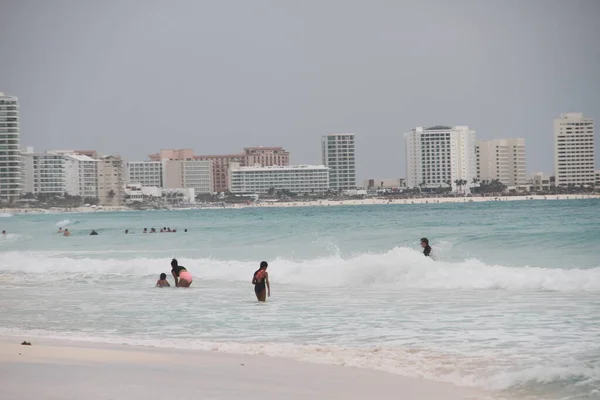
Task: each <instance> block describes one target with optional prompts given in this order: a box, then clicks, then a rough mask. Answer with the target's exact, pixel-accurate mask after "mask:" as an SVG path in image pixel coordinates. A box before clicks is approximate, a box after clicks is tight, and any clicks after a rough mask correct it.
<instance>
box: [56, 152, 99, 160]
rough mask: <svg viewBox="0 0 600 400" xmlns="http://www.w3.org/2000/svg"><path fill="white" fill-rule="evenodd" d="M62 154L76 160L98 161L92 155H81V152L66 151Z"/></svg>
mask: <svg viewBox="0 0 600 400" xmlns="http://www.w3.org/2000/svg"><path fill="white" fill-rule="evenodd" d="M64 156H66V157H70V158H72V159H74V160H77V161H96V162H97V161H98V160H96V159H95V158H92V157H89V156H86V155H83V154H75V153H71V154H69V153H67V154H64Z"/></svg>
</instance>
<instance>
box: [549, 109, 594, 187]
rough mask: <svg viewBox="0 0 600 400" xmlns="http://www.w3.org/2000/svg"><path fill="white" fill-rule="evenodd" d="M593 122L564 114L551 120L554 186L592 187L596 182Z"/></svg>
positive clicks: (574, 114)
mask: <svg viewBox="0 0 600 400" xmlns="http://www.w3.org/2000/svg"><path fill="white" fill-rule="evenodd" d="M594 163H595V159H594V120H592V119H591V118H585V117H584V116H583V113H564V114H561V115H560V118H558V119H555V120H554V169H555V171H554V175H555V176H556V186H592V185H593V184H594V179H595V171H594V168H595V165H594Z"/></svg>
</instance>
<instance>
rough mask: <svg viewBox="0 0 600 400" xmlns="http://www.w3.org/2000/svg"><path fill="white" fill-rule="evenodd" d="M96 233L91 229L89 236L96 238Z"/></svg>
mask: <svg viewBox="0 0 600 400" xmlns="http://www.w3.org/2000/svg"><path fill="white" fill-rule="evenodd" d="M97 235H98V232H96V231H95V230H93V229H92V231H91V232H90V236H97Z"/></svg>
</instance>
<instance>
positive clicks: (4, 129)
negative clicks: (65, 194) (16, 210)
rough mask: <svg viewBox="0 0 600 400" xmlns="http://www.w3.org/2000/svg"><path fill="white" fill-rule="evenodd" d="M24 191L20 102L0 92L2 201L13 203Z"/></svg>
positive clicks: (0, 178)
mask: <svg viewBox="0 0 600 400" xmlns="http://www.w3.org/2000/svg"><path fill="white" fill-rule="evenodd" d="M22 190H23V171H22V162H21V145H20V130H19V100H18V99H17V98H16V97H13V96H7V95H5V94H4V93H1V92H0V201H7V202H13V201H15V200H16V199H18V198H19V196H20V195H21V193H22Z"/></svg>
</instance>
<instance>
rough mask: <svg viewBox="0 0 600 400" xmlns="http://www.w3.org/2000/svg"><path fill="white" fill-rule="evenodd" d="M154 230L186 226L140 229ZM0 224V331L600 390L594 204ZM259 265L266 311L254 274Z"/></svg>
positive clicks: (506, 393) (596, 393)
mask: <svg viewBox="0 0 600 400" xmlns="http://www.w3.org/2000/svg"><path fill="white" fill-rule="evenodd" d="M59 226H63V227H67V228H68V229H69V230H70V231H72V236H71V237H68V238H66V237H63V236H61V235H59V234H57V233H56V231H57V229H58V227H59ZM164 226H168V227H171V228H176V229H177V230H178V232H177V233H163V234H161V233H157V234H146V235H144V234H141V232H142V229H143V228H144V227H146V228H148V229H149V228H151V227H155V228H157V229H159V228H160V227H164ZM185 228H187V229H188V232H187V233H184V232H183V230H184V229H185ZM91 229H96V230H97V231H98V233H99V235H98V236H89V232H90V230H91ZM125 229H129V230H130V231H133V232H135V234H131V235H125V234H124V230H125ZM0 230H6V231H7V232H8V234H7V235H6V236H5V237H0V307H1V310H2V312H0V334H8V335H28V336H33V337H51V338H66V339H75V340H84V341H98V342H108V343H129V344H141V345H148V346H161V347H176V348H197V349H204V350H215V351H224V352H236V353H249V354H265V355H276V356H283V357H290V358H295V359H300V360H306V361H311V362H319V363H331V364H339V365H347V366H356V367H363V368H372V369H378V370H383V371H388V372H392V373H395V374H399V375H405V376H412V377H420V378H425V379H430V380H435V381H442V382H450V383H453V384H455V385H459V386H469V387H475V388H479V389H482V390H485V391H487V392H489V393H490V395H491V396H492V397H494V398H498V399H500V398H520V399H564V400H579V399H581V400H584V399H599V398H600V201H598V200H572V201H516V202H491V203H468V204H426V205H379V206H344V207H311V208H285V209H284V208H247V209H214V210H186V211H147V212H121V213H96V214H58V215H57V214H46V215H14V216H11V215H10V214H2V215H0ZM423 236H426V237H428V238H429V239H430V241H431V244H432V246H433V248H434V252H435V254H436V257H437V260H436V261H432V260H430V259H428V258H426V257H424V256H423V255H422V254H421V253H420V251H421V250H420V248H419V239H420V238H421V237H423ZM172 257H177V258H178V259H179V261H180V263H181V264H183V265H185V266H186V267H187V268H188V270H189V271H190V272H191V274H192V275H193V276H194V283H193V285H192V287H191V288H190V289H177V288H163V289H158V288H154V284H155V282H156V280H157V279H158V275H159V274H160V273H161V272H165V273H167V274H168V276H169V279H170V280H171V282H172V279H171V277H170V273H169V272H170V266H169V262H170V259H171V258H172ZM262 260H266V261H268V262H269V264H270V267H269V273H270V278H271V283H272V296H271V298H270V299H269V301H268V302H267V303H266V304H258V303H257V302H256V299H255V297H254V292H253V287H252V285H251V283H250V280H251V278H252V274H253V272H254V271H255V270H256V269H257V268H258V264H259V263H260V261H262Z"/></svg>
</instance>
